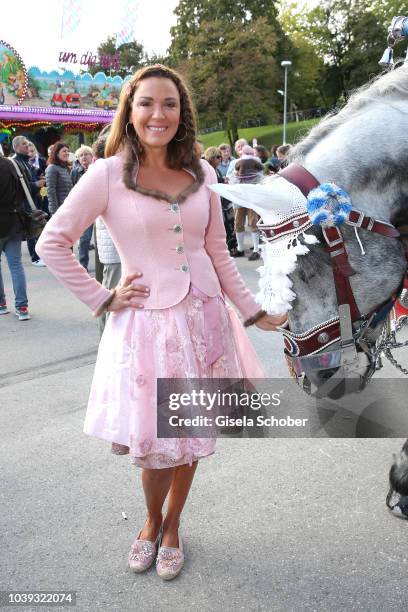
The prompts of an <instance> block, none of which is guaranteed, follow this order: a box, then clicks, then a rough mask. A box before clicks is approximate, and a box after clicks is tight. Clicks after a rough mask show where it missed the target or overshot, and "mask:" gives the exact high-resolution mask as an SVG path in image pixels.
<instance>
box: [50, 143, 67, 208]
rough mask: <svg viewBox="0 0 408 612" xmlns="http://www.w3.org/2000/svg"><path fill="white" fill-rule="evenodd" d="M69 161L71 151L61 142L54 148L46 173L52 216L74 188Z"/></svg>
mask: <svg viewBox="0 0 408 612" xmlns="http://www.w3.org/2000/svg"><path fill="white" fill-rule="evenodd" d="M68 159H69V149H68V147H67V145H66V144H65V142H62V141H61V140H59V141H58V142H56V143H55V144H54V145H53V147H52V151H51V156H50V158H49V160H48V166H47V169H46V171H45V180H46V182H47V192H48V208H49V211H50V214H51V215H53V214H55V213H56V212H57V210H58V209H59V207H60V206H61V204H62V203H63V202H64V200H65V198H66V197H67V195H68V194H69V192H70V191H71V189H72V186H73V185H72V179H71V172H70V170H69V166H68Z"/></svg>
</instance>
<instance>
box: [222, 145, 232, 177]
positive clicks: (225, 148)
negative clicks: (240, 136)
mask: <svg viewBox="0 0 408 612" xmlns="http://www.w3.org/2000/svg"><path fill="white" fill-rule="evenodd" d="M218 148H219V150H220V151H221V155H222V160H221V162H220V164H219V165H218V172H219V173H220V174H221V176H222V177H223V178H225V176H226V175H227V171H228V167H229V165H230V163H231V162H232V160H233V159H235V158H234V157H232V155H231V147H230V145H229V144H226V143H223V144H220V146H219V147H218Z"/></svg>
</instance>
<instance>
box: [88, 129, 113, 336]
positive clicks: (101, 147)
mask: <svg viewBox="0 0 408 612" xmlns="http://www.w3.org/2000/svg"><path fill="white" fill-rule="evenodd" d="M109 130H110V124H107V125H105V127H104V128H103V129H102V130H101V132H100V133H99V136H98V139H97V140H96V141H95V142H94V143H93V144H92V153H93V156H94V160H93V161H96V160H97V159H103V158H104V157H105V144H106V138H107V134H108V132H109ZM94 243H95V278H96V280H97V281H98V283H101V284H102V283H103V268H104V265H103V263H102V262H101V260H100V259H99V252H98V239H97V236H96V223H94ZM112 288H113V287H109V289H112ZM105 315H106V313H104V314H102V315H101V317H100V318H102V319H103V324H102V323H101V324H100V332H101V334H102V332H103V329H104V327H105V321H106V316H105Z"/></svg>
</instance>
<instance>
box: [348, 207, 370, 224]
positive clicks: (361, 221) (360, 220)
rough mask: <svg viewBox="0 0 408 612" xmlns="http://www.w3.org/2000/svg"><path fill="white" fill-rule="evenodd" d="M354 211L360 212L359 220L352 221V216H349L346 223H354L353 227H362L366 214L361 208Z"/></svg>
mask: <svg viewBox="0 0 408 612" xmlns="http://www.w3.org/2000/svg"><path fill="white" fill-rule="evenodd" d="M354 212H356V213H358V219H357V221H352V220H351V219H350V216H349V218H348V219H347V221H346V223H347V225H352V226H353V227H361V226H362V224H363V220H364V217H365V214H364V213H363V212H362V211H361V210H356V211H354ZM370 229H371V228H370Z"/></svg>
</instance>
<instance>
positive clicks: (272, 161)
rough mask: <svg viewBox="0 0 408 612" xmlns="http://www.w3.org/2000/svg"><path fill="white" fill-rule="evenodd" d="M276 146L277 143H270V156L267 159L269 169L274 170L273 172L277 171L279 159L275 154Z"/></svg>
mask: <svg viewBox="0 0 408 612" xmlns="http://www.w3.org/2000/svg"><path fill="white" fill-rule="evenodd" d="M278 146H279V145H276V144H274V145H272V147H271V156H270V158H269V159H268V163H269V164H270V167H271V169H273V170H275V172H277V171H278V170H279V159H278V156H277V153H276V152H277V150H278Z"/></svg>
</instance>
